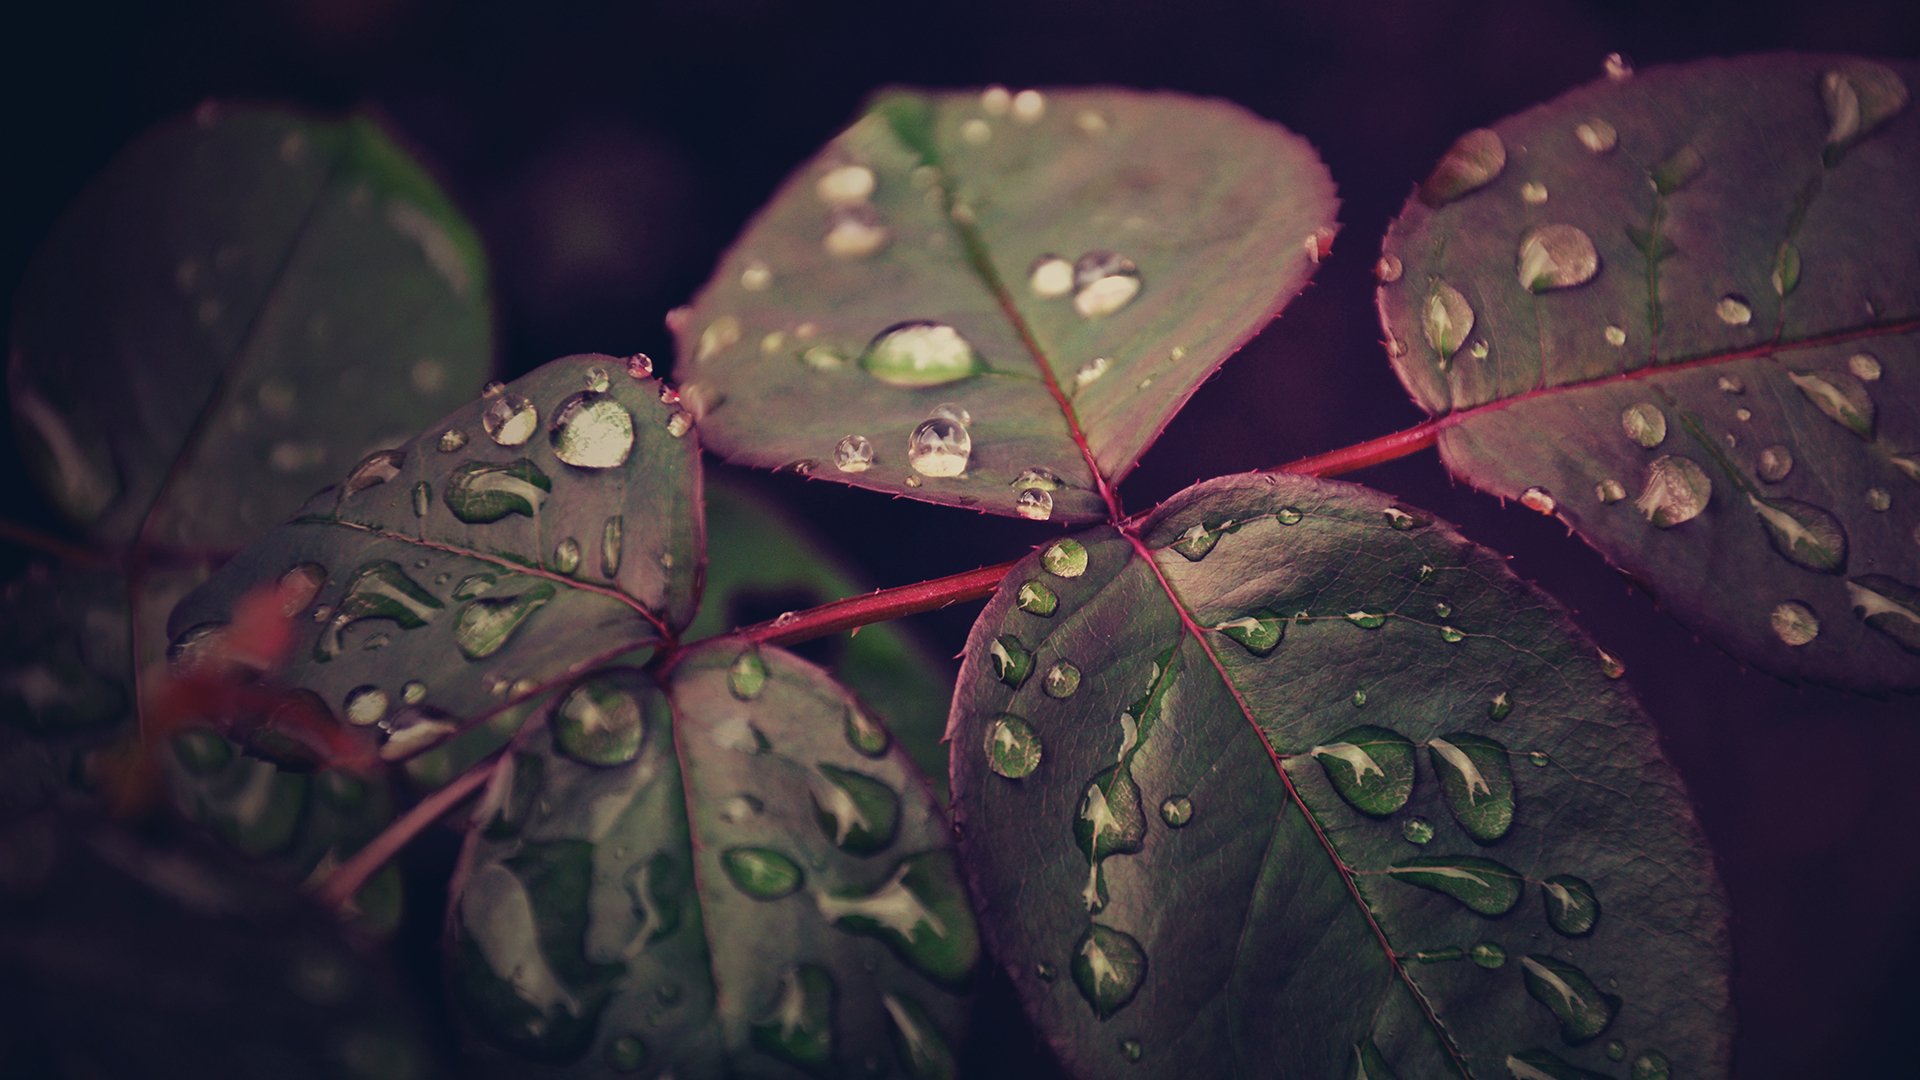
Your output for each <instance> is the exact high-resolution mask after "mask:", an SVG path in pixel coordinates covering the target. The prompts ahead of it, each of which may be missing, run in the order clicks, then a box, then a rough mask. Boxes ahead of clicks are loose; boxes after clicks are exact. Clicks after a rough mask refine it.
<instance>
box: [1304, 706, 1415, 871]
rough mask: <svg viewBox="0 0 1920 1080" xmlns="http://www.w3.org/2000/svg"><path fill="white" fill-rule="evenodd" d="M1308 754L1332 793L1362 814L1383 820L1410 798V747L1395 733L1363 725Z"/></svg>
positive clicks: (1403, 738)
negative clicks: (1315, 762)
mask: <svg viewBox="0 0 1920 1080" xmlns="http://www.w3.org/2000/svg"><path fill="white" fill-rule="evenodd" d="M1307 754H1308V756H1310V757H1312V758H1313V759H1314V760H1315V761H1318V762H1319V763H1320V768H1321V769H1322V770H1324V771H1325V772H1326V774H1327V782H1328V783H1330V784H1332V785H1333V789H1334V791H1336V792H1338V793H1339V795H1340V797H1341V798H1342V799H1345V800H1346V801H1347V803H1348V804H1349V805H1351V806H1352V807H1353V808H1354V809H1355V810H1358V811H1360V812H1361V813H1363V814H1367V815H1370V816H1372V817H1386V816H1388V815H1389V814H1393V813H1397V812H1398V811H1399V810H1400V809H1401V808H1402V807H1404V806H1406V805H1407V800H1408V799H1409V798H1411V797H1412V796H1413V779H1414V768H1413V744H1412V743H1411V742H1408V741H1407V739H1406V737H1405V736H1403V735H1401V734H1400V733H1399V732H1397V731H1391V730H1389V729H1387V728H1383V727H1375V726H1373V725H1371V724H1366V725H1362V726H1360V727H1356V728H1352V729H1350V730H1347V731H1343V732H1341V733H1340V734H1338V735H1336V736H1334V737H1333V738H1332V739H1331V740H1329V741H1328V742H1326V743H1323V744H1321V745H1319V746H1316V747H1314V748H1313V749H1311V750H1309V751H1307ZM1415 820H1418V819H1415ZM1416 842H1417V843H1424V842H1425V841H1416Z"/></svg>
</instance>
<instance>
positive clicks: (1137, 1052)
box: [1120, 1039, 1146, 1065]
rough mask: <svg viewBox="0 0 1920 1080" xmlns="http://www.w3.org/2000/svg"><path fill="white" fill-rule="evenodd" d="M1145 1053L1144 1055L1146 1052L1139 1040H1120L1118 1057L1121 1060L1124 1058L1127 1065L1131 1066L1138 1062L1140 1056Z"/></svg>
mask: <svg viewBox="0 0 1920 1080" xmlns="http://www.w3.org/2000/svg"><path fill="white" fill-rule="evenodd" d="M1145 1053H1146V1050H1145V1048H1143V1047H1142V1046H1141V1045H1140V1040H1139V1039H1121V1040H1120V1056H1121V1057H1123V1058H1126V1059H1127V1063H1128V1064H1130V1065H1131V1064H1133V1063H1134V1062H1137V1061H1139V1060H1140V1058H1141V1056H1142V1055H1143V1054H1145Z"/></svg>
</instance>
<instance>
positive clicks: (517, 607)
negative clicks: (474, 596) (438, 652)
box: [453, 581, 554, 660]
mask: <svg viewBox="0 0 1920 1080" xmlns="http://www.w3.org/2000/svg"><path fill="white" fill-rule="evenodd" d="M553 596H554V587H553V586H552V585H551V584H549V583H548V582H544V581H541V582H536V583H534V584H533V585H531V586H530V587H529V588H528V589H527V591H525V592H523V593H519V594H517V595H513V596H492V595H489V596H485V597H482V598H480V599H478V600H472V601H469V602H468V603H467V604H466V606H464V607H462V608H461V609H460V614H459V615H458V617H456V618H455V619H454V623H453V641H454V644H455V645H457V646H459V649H460V653H461V655H463V656H465V657H466V658H467V659H469V660H484V659H486V658H487V657H489V656H492V655H493V654H494V653H497V652H499V651H500V650H501V649H504V648H506V646H507V643H508V642H510V641H512V640H513V635H514V633H515V632H516V631H518V630H519V629H520V627H521V625H522V624H524V623H525V622H526V621H527V619H528V618H530V617H532V615H533V613H534V612H536V611H538V610H540V608H542V607H544V606H545V605H546V603H547V602H548V601H549V600H552V599H553Z"/></svg>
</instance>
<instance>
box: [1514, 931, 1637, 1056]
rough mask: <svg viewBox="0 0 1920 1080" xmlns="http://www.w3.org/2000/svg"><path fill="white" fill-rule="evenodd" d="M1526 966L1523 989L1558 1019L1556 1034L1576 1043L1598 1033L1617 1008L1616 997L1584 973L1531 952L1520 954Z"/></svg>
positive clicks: (1562, 961) (1616, 1011)
mask: <svg viewBox="0 0 1920 1080" xmlns="http://www.w3.org/2000/svg"><path fill="white" fill-rule="evenodd" d="M1520 965H1521V967H1523V968H1524V969H1526V983H1527V993H1528V994H1530V995H1532V996H1533V999H1534V1000H1535V1001H1538V1002H1539V1003H1540V1004H1542V1005H1544V1006H1546V1007H1547V1010H1548V1011H1549V1012H1551V1013H1553V1015H1554V1018H1555V1019H1556V1020H1558V1021H1560V1037H1561V1038H1563V1039H1565V1040H1566V1041H1567V1042H1568V1043H1572V1044H1579V1043H1583V1042H1586V1041H1587V1040H1589V1039H1592V1038H1593V1037H1595V1036H1597V1035H1599V1034H1600V1033H1601V1032H1602V1031H1605V1030H1606V1029H1607V1025H1609V1024H1611V1023H1613V1018H1614V1015H1615V1014H1616V1013H1618V1012H1619V1011H1620V999H1619V998H1618V997H1615V996H1614V995H1612V994H1608V993H1603V992H1602V991H1601V989H1600V988H1599V987H1598V986H1595V985H1594V983H1593V980H1592V979H1589V978H1588V977H1587V973H1586V972H1584V971H1582V970H1580V969H1579V968H1577V967H1575V966H1573V965H1572V964H1569V963H1567V962H1566V961H1564V960H1559V959H1556V958H1554V957H1551V956H1544V955H1541V954H1539V953H1534V954H1532V955H1529V956H1523V957H1521V958H1520Z"/></svg>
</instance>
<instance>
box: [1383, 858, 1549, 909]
mask: <svg viewBox="0 0 1920 1080" xmlns="http://www.w3.org/2000/svg"><path fill="white" fill-rule="evenodd" d="M1387 876H1388V877H1391V878H1392V879H1393V880H1395V881H1404V882H1406V883H1407V884H1409V885H1418V886H1419V887H1421V888H1423V889H1429V890H1432V891H1433V892H1437V893H1440V894H1442V895H1444V896H1450V897H1452V898H1453V899H1455V900H1458V901H1460V903H1462V904H1464V905H1466V907H1467V910H1469V911H1472V912H1474V913H1476V914H1479V915H1485V916H1487V917H1489V918H1492V917H1494V916H1497V915H1505V914H1506V913H1507V912H1509V911H1512V910H1513V908H1514V905H1515V904H1518V903H1519V902H1520V894H1521V891H1522V889H1523V888H1524V886H1525V880H1524V879H1523V878H1521V876H1520V874H1519V873H1518V872H1517V871H1515V870H1514V869H1512V868H1511V867H1508V866H1506V865H1505V864H1503V863H1498V862H1495V861H1493V860H1492V859H1483V858H1480V857H1479V856H1477V855H1420V856H1416V857H1414V858H1411V859H1404V860H1402V861H1400V862H1397V863H1395V864H1393V866H1392V867H1391V868H1389V869H1388V870H1387Z"/></svg>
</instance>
